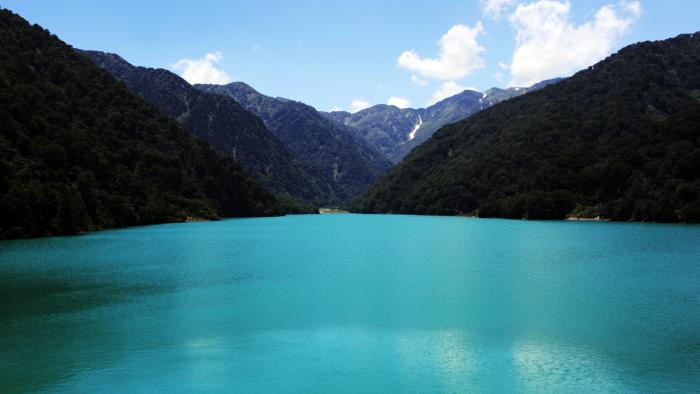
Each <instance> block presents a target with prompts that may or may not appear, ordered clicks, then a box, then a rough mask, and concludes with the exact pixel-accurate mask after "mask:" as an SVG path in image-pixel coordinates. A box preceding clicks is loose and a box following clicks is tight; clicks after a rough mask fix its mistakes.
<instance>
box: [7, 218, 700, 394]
mask: <svg viewBox="0 0 700 394" xmlns="http://www.w3.org/2000/svg"><path fill="white" fill-rule="evenodd" d="M699 236H700V227H697V226H667V225H644V224H612V223H562V222H521V221H503V220H467V219H461V218H435V217H432V218H431V217H411V216H358V215H337V216H320V217H319V216H297V217H287V218H269V219H250V220H248V219H244V220H227V221H221V222H213V223H188V224H181V225H163V226H150V227H140V228H132V229H125V230H118V231H105V232H99V233H94V234H89V235H86V236H80V237H66V238H50V239H36V240H24V241H10V242H1V243H0V300H2V302H0V387H2V388H3V391H10V392H12V391H51V392H54V391H65V392H75V391H83V392H94V391H107V390H112V391H119V392H134V391H137V392H152V391H159V392H162V391H237V392H362V391H365V392H366V391H369V392H468V391H515V392H543V391H545V392H547V391H555V392H556V391H584V392H590V391H640V390H644V391H657V392H659V391H661V392H667V391H692V390H693V389H695V388H697V387H700V314H698V313H697V311H698V310H700V265H698V264H697V262H698V256H700V244H698V242H697V240H698V239H700V237H699Z"/></svg>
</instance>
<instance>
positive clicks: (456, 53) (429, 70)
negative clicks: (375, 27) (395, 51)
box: [398, 22, 484, 80]
mask: <svg viewBox="0 0 700 394" xmlns="http://www.w3.org/2000/svg"><path fill="white" fill-rule="evenodd" d="M483 32H484V28H483V26H482V25H481V22H477V24H476V26H474V27H473V28H472V27H469V26H465V25H455V26H452V27H451V28H450V30H448V31H447V33H445V35H443V36H442V38H440V40H439V41H438V45H439V47H440V56H439V58H437V59H430V58H422V57H420V56H419V55H418V54H417V53H416V52H415V51H414V50H410V51H405V52H403V53H402V54H401V56H399V59H398V63H399V66H401V67H403V68H405V69H407V70H409V71H412V72H414V73H417V74H420V75H422V76H423V77H427V78H434V79H440V80H458V79H461V78H463V77H465V76H467V75H469V74H471V73H472V72H474V71H475V70H478V69H480V68H482V67H483V66H484V61H483V59H482V58H481V52H483V50H484V48H482V47H481V46H480V45H479V43H478V42H477V37H478V36H479V34H481V33H483Z"/></svg>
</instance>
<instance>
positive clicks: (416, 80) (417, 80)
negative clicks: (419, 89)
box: [411, 74, 428, 86]
mask: <svg viewBox="0 0 700 394" xmlns="http://www.w3.org/2000/svg"><path fill="white" fill-rule="evenodd" d="M411 82H413V83H415V84H416V85H418V86H427V85H428V81H426V80H425V79H420V78H419V77H418V76H417V75H416V74H413V75H411Z"/></svg>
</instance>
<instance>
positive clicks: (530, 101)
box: [353, 34, 700, 222]
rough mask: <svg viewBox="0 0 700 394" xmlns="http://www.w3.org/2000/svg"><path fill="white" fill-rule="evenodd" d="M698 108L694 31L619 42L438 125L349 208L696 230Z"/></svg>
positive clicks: (698, 42)
mask: <svg viewBox="0 0 700 394" xmlns="http://www.w3.org/2000/svg"><path fill="white" fill-rule="evenodd" d="M698 103H700V35H698V34H685V35H679V36H677V37H675V38H672V39H668V40H663V41H655V42H644V43H638V44H634V45H630V46H628V47H625V48H623V49H622V50H620V51H619V52H618V53H616V54H613V55H611V56H610V57H608V58H606V59H605V60H603V61H601V62H599V63H598V64H596V65H594V66H591V67H589V68H587V69H585V70H582V71H580V72H578V73H576V74H575V75H574V76H572V77H570V78H567V79H566V80H564V81H562V82H560V83H557V84H553V85H550V86H547V87H545V88H543V89H541V90H538V91H535V92H532V93H530V94H527V95H523V96H520V97H516V98H513V99H510V100H507V101H504V102H502V103H499V104H498V105H494V106H492V107H490V108H488V109H486V110H484V111H481V112H479V113H476V114H475V115H473V116H471V117H469V118H467V119H465V120H463V121H460V122H457V123H455V124H451V125H448V126H445V127H443V128H442V129H440V130H439V131H438V132H437V133H435V135H434V136H433V138H432V139H431V140H429V141H428V142H426V143H425V144H423V145H420V146H419V147H418V148H416V149H414V150H413V151H412V152H411V154H409V155H408V156H407V157H406V158H405V160H404V161H403V162H402V163H401V164H399V165H398V166H396V167H394V168H393V169H392V170H390V171H389V172H388V173H387V174H385V175H384V176H383V177H382V178H381V179H380V180H379V181H378V182H377V183H376V184H375V185H374V186H373V187H371V188H370V189H369V190H368V191H367V192H365V193H364V194H363V195H362V196H361V197H360V198H359V199H358V200H356V202H355V203H354V205H353V209H354V210H355V211H357V212H367V213H372V212H393V213H414V214H437V215H456V214H471V215H478V216H480V217H505V218H518V219H520V218H530V219H563V218H564V217H566V216H567V215H572V216H584V217H591V216H593V217H595V216H599V217H603V218H609V219H613V220H635V221H662V222H667V221H670V222H674V221H685V222H697V221H698V220H700V180H698V174H700V149H698V143H700V123H699V122H698V120H697V119H698V116H697V112H698V111H700V109H699V108H697V106H698ZM677 116H678V117H679V118H677Z"/></svg>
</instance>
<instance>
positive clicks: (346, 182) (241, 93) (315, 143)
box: [196, 82, 391, 202]
mask: <svg viewBox="0 0 700 394" xmlns="http://www.w3.org/2000/svg"><path fill="white" fill-rule="evenodd" d="M196 87H198V88H199V89H202V90H204V91H208V92H213V93H218V94H223V95H227V96H230V97H232V98H234V99H235V100H236V101H238V102H239V103H240V104H241V105H242V106H243V107H244V108H245V109H247V110H248V111H251V112H252V113H254V114H255V115H257V116H258V117H260V118H261V119H262V120H263V121H264V122H265V125H267V127H268V128H269V129H270V130H271V131H272V132H273V133H274V134H275V135H277V137H279V138H280V140H282V142H283V143H284V144H286V146H288V147H289V149H291V150H292V152H294V153H295V154H297V155H299V156H300V157H301V158H302V159H303V160H305V161H307V162H308V163H310V164H311V166H312V167H313V169H314V171H315V173H316V174H318V175H319V176H322V177H323V178H324V179H325V181H326V187H327V190H328V191H329V192H330V193H331V194H332V196H333V197H334V198H335V199H336V200H337V201H339V202H344V201H347V200H348V199H351V198H353V197H356V196H357V195H358V194H359V193H361V192H362V191H364V190H365V189H366V188H367V186H369V185H370V184H371V183H372V182H374V181H375V180H376V179H377V177H378V176H379V175H381V174H382V173H384V171H386V170H387V169H388V168H389V167H390V166H391V163H390V162H389V161H388V160H387V159H386V158H385V157H384V156H383V155H382V154H381V153H380V152H378V151H376V150H375V149H374V148H371V147H370V146H369V145H368V144H367V142H366V141H364V139H363V138H362V137H361V136H358V135H357V133H356V132H355V131H354V130H352V129H349V128H347V127H345V126H342V125H339V124H337V123H336V122H333V121H331V120H329V119H327V118H325V117H324V116H323V115H321V114H320V113H319V112H318V111H316V110H315V109H314V108H312V107H310V106H308V105H306V104H303V103H300V102H296V101H292V100H287V99H283V98H273V97H269V96H265V95H263V94H261V93H259V92H257V91H256V90H255V89H253V88H251V87H250V86H248V85H246V84H244V83H241V82H234V83H231V84H228V85H196Z"/></svg>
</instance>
